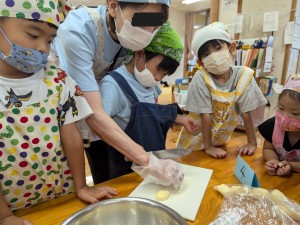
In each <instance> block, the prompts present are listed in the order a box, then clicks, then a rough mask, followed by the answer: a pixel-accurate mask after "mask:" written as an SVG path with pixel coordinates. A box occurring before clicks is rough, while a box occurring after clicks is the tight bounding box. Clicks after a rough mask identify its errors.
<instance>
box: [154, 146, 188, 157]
mask: <svg viewBox="0 0 300 225" xmlns="http://www.w3.org/2000/svg"><path fill="white" fill-rule="evenodd" d="M191 152H192V150H190V149H186V148H173V149H164V150H158V151H151V152H149V153H153V155H155V156H156V157H157V158H159V159H176V158H179V157H182V156H185V155H188V154H190V153H191Z"/></svg>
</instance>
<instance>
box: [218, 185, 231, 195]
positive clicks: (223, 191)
mask: <svg viewBox="0 0 300 225" xmlns="http://www.w3.org/2000/svg"><path fill="white" fill-rule="evenodd" d="M216 189H217V191H218V192H220V193H221V194H222V195H223V196H225V195H226V194H228V193H229V192H231V191H232V190H231V188H230V187H228V186H227V185H225V184H220V185H217V186H216Z"/></svg>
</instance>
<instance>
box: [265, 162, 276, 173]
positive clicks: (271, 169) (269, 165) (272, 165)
mask: <svg viewBox="0 0 300 225" xmlns="http://www.w3.org/2000/svg"><path fill="white" fill-rule="evenodd" d="M278 163H279V161H278V160H276V159H272V160H269V161H267V162H266V163H265V168H266V170H267V174H268V175H270V176H275V175H276V171H277V169H278V168H279V165H278Z"/></svg>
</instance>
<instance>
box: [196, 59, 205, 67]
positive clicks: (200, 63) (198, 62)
mask: <svg viewBox="0 0 300 225" xmlns="http://www.w3.org/2000/svg"><path fill="white" fill-rule="evenodd" d="M197 64H198V65H199V66H202V67H204V64H203V62H202V61H201V60H199V59H197Z"/></svg>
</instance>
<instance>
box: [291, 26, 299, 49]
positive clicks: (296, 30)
mask: <svg viewBox="0 0 300 225" xmlns="http://www.w3.org/2000/svg"><path fill="white" fill-rule="evenodd" d="M292 48H296V49H300V24H297V23H295V26H294V34H293V41H292Z"/></svg>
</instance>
